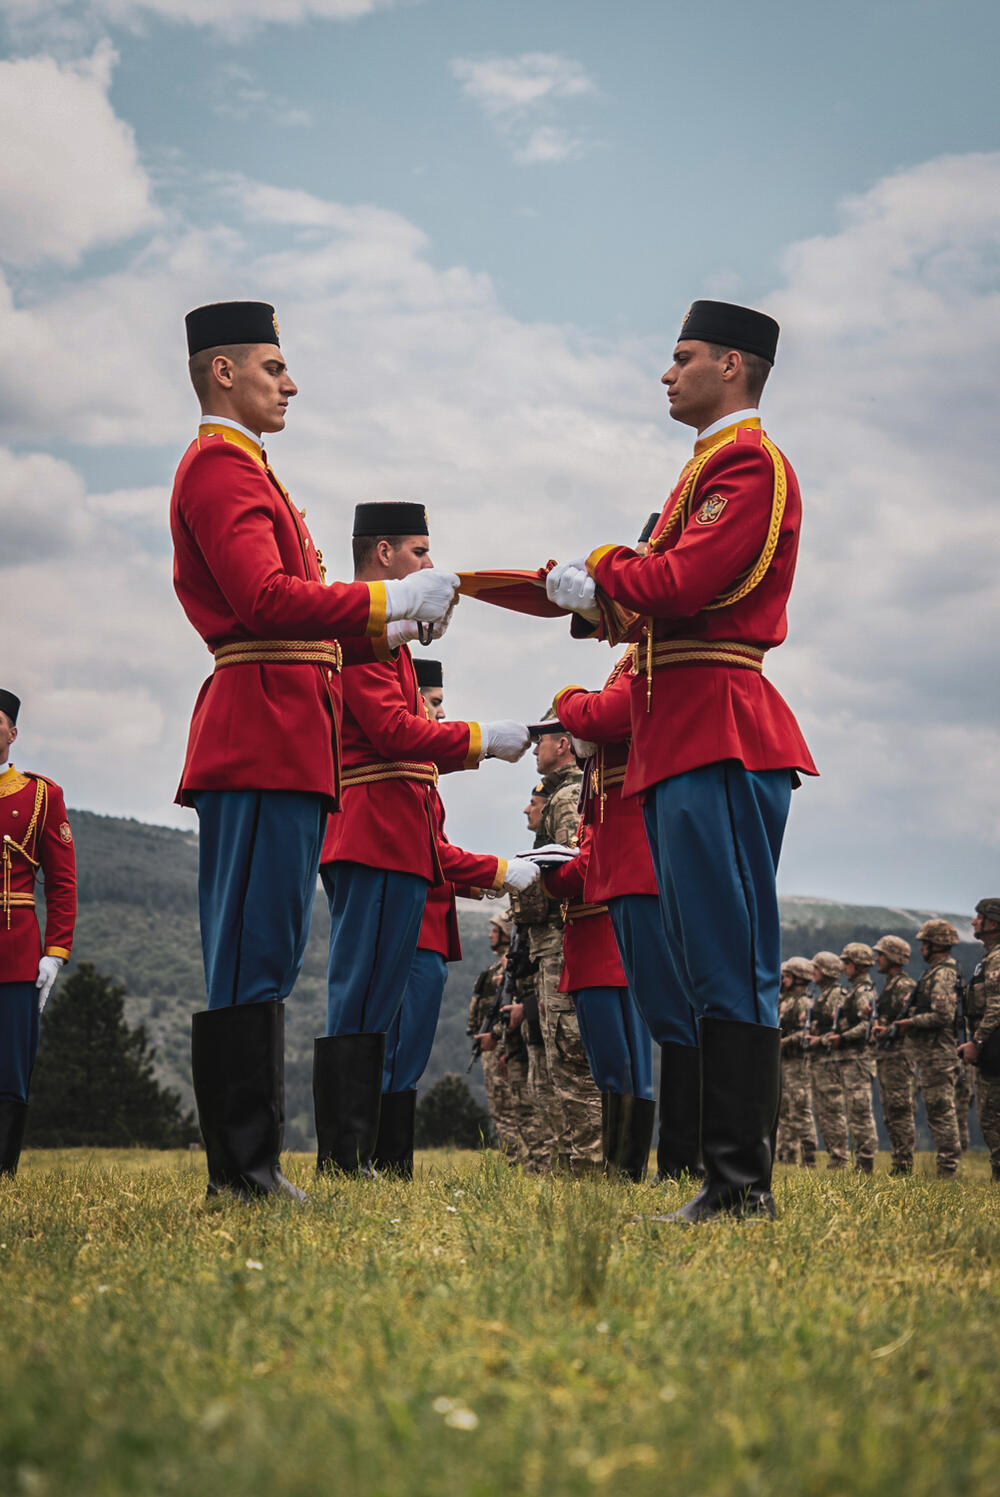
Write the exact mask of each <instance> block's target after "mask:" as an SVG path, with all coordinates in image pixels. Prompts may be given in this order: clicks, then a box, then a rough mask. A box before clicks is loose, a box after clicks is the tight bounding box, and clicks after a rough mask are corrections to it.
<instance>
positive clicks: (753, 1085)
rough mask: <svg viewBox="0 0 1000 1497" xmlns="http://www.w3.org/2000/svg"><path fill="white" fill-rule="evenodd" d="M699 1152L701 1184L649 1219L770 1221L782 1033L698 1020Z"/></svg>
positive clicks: (732, 1022) (729, 1021)
mask: <svg viewBox="0 0 1000 1497" xmlns="http://www.w3.org/2000/svg"><path fill="white" fill-rule="evenodd" d="M701 1058H702V1070H701V1076H702V1094H701V1095H702V1102H701V1151H702V1157H703V1159H704V1162H705V1184H704V1185H703V1186H702V1188H701V1190H700V1191H699V1192H698V1194H697V1195H696V1196H695V1197H694V1198H693V1199H692V1200H690V1201H688V1202H687V1204H686V1205H684V1206H682V1207H681V1208H680V1210H679V1211H673V1212H671V1213H670V1215H669V1216H663V1217H654V1218H653V1220H654V1221H657V1220H659V1221H670V1222H685V1223H693V1222H703V1221H711V1220H712V1219H713V1218H714V1217H718V1216H722V1215H729V1216H735V1217H767V1218H770V1217H773V1216H774V1215H775V1207H774V1197H773V1196H772V1195H771V1162H772V1155H771V1135H772V1132H773V1129H774V1123H775V1119H776V1117H777V1113H778V1104H779V1100H780V1089H781V1036H780V1032H779V1031H778V1030H777V1029H771V1028H769V1027H768V1026H766V1025H764V1024H744V1023H740V1022H738V1021H736V1020H733V1019H702V1021H701Z"/></svg>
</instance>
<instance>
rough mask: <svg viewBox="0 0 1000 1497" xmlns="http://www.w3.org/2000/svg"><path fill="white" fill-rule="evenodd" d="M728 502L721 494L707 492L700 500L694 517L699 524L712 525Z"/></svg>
mask: <svg viewBox="0 0 1000 1497" xmlns="http://www.w3.org/2000/svg"><path fill="white" fill-rule="evenodd" d="M728 503H729V500H728V499H723V497H722V495H721V494H709V496H708V498H707V499H703V500H702V502H701V505H700V506H699V509H698V513H697V514H696V515H695V519H696V520H697V521H698V524H699V525H714V524H715V522H716V520H717V519H718V518H719V516H720V515H721V514H722V511H723V510H724V509H725V507H726V505H727V504H728Z"/></svg>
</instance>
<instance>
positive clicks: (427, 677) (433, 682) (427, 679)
mask: <svg viewBox="0 0 1000 1497" xmlns="http://www.w3.org/2000/svg"><path fill="white" fill-rule="evenodd" d="M413 534H416V532H415V531H414V532H413ZM413 669H414V672H415V673H416V677H417V685H418V686H419V687H420V690H421V691H427V690H429V688H430V687H432V686H443V685H444V666H443V665H442V664H441V662H440V660H427V659H426V658H425V657H424V656H418V658H417V659H416V660H414V662H413Z"/></svg>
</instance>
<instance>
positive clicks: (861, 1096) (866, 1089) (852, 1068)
mask: <svg viewBox="0 0 1000 1497" xmlns="http://www.w3.org/2000/svg"><path fill="white" fill-rule="evenodd" d="M837 1063H838V1065H839V1066H840V1078H841V1081H842V1083H843V1087H844V1102H845V1105H846V1108H847V1121H848V1124H849V1125H850V1129H851V1132H852V1133H853V1134H854V1153H855V1156H856V1158H857V1161H858V1163H859V1164H870V1163H871V1161H872V1160H873V1159H874V1158H875V1155H876V1154H877V1153H878V1134H877V1133H876V1131H875V1116H874V1114H873V1112H872V1078H873V1076H874V1075H875V1057H874V1055H872V1054H871V1052H870V1051H869V1050H868V1048H867V1046H864V1045H852V1046H850V1047H849V1048H848V1049H847V1050H840V1051H838V1052H837Z"/></svg>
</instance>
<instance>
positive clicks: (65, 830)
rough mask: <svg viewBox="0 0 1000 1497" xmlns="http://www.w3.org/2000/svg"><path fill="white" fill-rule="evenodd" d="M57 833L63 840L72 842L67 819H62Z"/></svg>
mask: <svg viewBox="0 0 1000 1497" xmlns="http://www.w3.org/2000/svg"><path fill="white" fill-rule="evenodd" d="M59 835H60V837H61V838H62V840H63V841H64V842H72V840H73V833H72V832H71V831H70V825H69V822H68V821H64V822H63V824H62V826H61V827H60V828H59Z"/></svg>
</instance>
